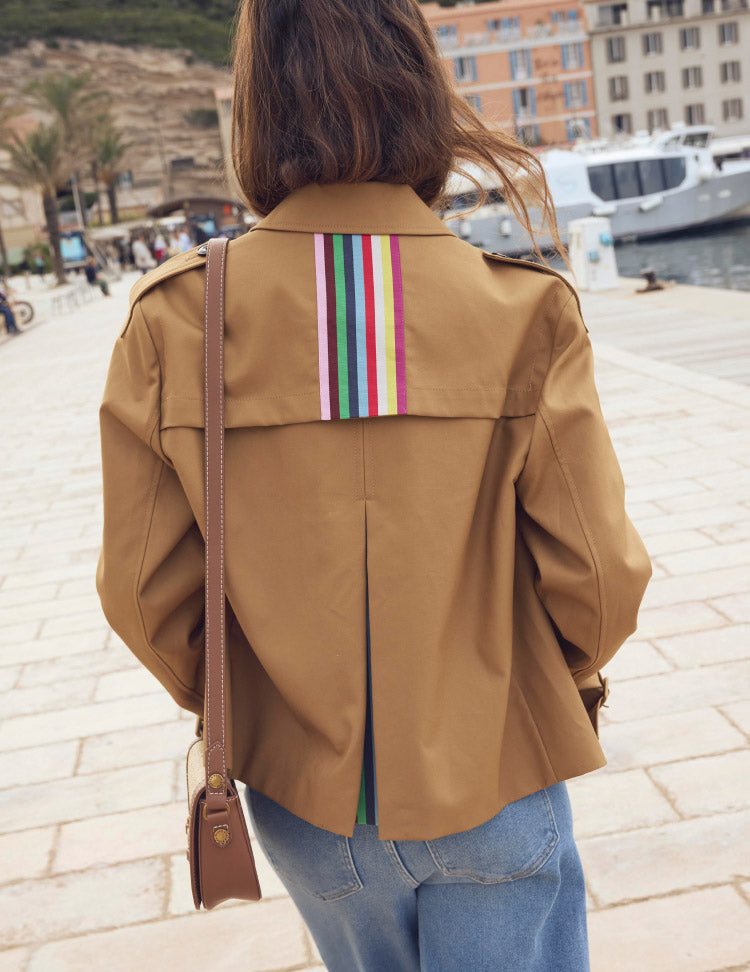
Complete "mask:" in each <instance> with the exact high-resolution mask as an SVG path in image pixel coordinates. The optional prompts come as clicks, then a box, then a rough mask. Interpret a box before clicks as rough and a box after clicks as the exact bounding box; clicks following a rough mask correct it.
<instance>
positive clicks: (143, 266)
mask: <svg viewBox="0 0 750 972" xmlns="http://www.w3.org/2000/svg"><path fill="white" fill-rule="evenodd" d="M133 263H134V264H135V265H136V267H137V269H138V270H140V271H141V273H142V274H143V273H147V272H148V271H149V270H152V269H153V268H154V267H155V266H156V260H155V259H154V257H153V254H152V253H151V250H150V249H149V247H148V244H147V243H146V240H145V237H143V236H138V237H136V238H135V240H133Z"/></svg>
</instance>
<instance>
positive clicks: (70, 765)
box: [0, 275, 750, 972]
mask: <svg viewBox="0 0 750 972" xmlns="http://www.w3.org/2000/svg"><path fill="white" fill-rule="evenodd" d="M135 279H136V278H135V277H134V276H133V275H129V276H128V275H126V276H125V277H124V278H123V279H122V280H120V281H116V282H115V283H113V285H112V292H113V297H114V299H109V300H107V299H105V298H103V297H100V296H99V295H98V294H97V296H96V298H95V299H91V300H87V301H86V303H81V304H80V306H76V305H75V303H74V302H72V303H70V304H69V305H67V304H59V305H57V306H55V307H52V305H50V307H49V308H48V309H47V310H46V311H45V313H43V314H39V315H38V318H37V320H38V324H32V325H31V326H30V327H29V328H28V329H27V330H26V331H24V332H23V333H22V334H21V335H20V336H17V337H6V336H0V376H1V377H0V383H1V385H2V389H3V399H4V402H3V406H4V407H3V413H4V414H3V431H2V443H3V455H2V465H3V475H2V479H1V481H0V523H1V524H2V525H1V526H0V703H1V704H0V972H80V970H81V969H83V968H89V969H93V970H107V972H137V970H140V969H142V968H143V967H144V966H145V965H147V964H148V963H153V962H154V961H157V962H158V964H159V965H160V967H161V968H163V969H166V970H168V972H171V970H174V972H178V970H179V972H193V970H195V972H199V970H201V969H204V968H205V967H206V966H207V965H208V964H209V963H215V962H216V960H217V958H218V957H220V959H221V961H222V964H223V965H226V966H229V967H231V966H234V967H235V968H238V969H242V970H243V972H292V970H298V972H302V970H306V972H312V970H313V969H316V970H322V969H323V965H322V963H321V961H320V957H319V956H318V955H317V952H316V949H315V946H314V944H313V942H312V940H311V938H310V936H309V934H308V933H307V931H306V929H305V927H304V924H303V922H302V920H301V918H300V917H299V915H298V913H297V911H296V909H295V907H294V905H293V903H292V902H291V900H290V899H289V897H288V895H287V894H286V891H285V889H284V887H283V885H282V884H281V883H280V882H279V880H278V879H277V877H276V876H275V875H274V873H273V871H272V870H271V868H270V866H269V865H268V863H267V861H266V860H265V859H264V857H263V854H262V852H261V850H260V848H259V847H258V844H257V841H255V853H256V856H257V860H258V866H259V872H260V881H261V886H262V888H263V892H264V899H263V900H262V901H261V902H259V903H253V904H244V903H231V902H230V903H226V904H224V905H221V906H219V907H218V908H216V909H214V910H212V911H210V912H203V913H196V912H195V910H194V908H193V904H192V897H191V893H190V881H189V873H188V866H187V862H186V860H185V818H186V815H187V810H186V793H185V777H184V773H185V768H184V760H185V753H186V750H187V746H188V744H189V743H190V741H191V740H192V738H193V733H194V724H195V719H194V716H193V715H192V714H190V713H187V712H184V711H182V710H180V709H179V708H178V707H177V706H176V704H175V703H174V702H173V701H172V700H171V698H170V697H169V696H168V695H167V694H166V692H165V691H164V689H163V688H162V687H161V686H160V685H159V683H158V682H156V680H155V679H154V678H153V677H152V676H151V675H150V674H149V673H148V672H147V671H146V670H145V669H143V668H142V667H141V666H140V665H139V663H138V662H137V661H136V659H135V658H134V657H133V656H132V654H131V653H130V652H129V651H128V649H127V648H126V646H125V645H123V644H122V642H121V641H120V640H119V639H118V638H117V637H116V636H115V635H114V633H113V632H112V631H111V630H110V628H109V627H108V625H107V622H106V620H105V618H104V616H103V614H102V612H101V608H100V605H99V600H98V597H97V594H96V590H95V583H94V577H95V569H96V563H97V558H98V555H99V549H100V544H101V529H102V522H101V519H102V507H101V469H100V453H99V426H98V406H99V403H100V400H101V396H102V393H103V389H104V381H105V376H106V369H107V365H108V362H109V358H110V355H111V352H112V347H113V344H114V341H115V339H116V337H117V335H118V333H119V330H120V328H121V326H122V323H123V321H124V318H125V313H126V309H127V295H128V288H129V286H130V284H131V283H132V282H133V281H134V280H135ZM640 286H641V284H640V282H638V281H634V280H621V282H620V286H619V287H618V288H617V289H616V290H612V291H606V292H601V293H591V294H589V293H585V294H583V295H582V303H583V312H584V318H585V320H586V323H587V325H588V328H589V331H590V334H591V340H592V343H593V347H594V352H595V359H596V369H597V382H598V388H599V393H600V398H601V403H602V408H603V411H604V414H605V416H606V418H607V421H608V425H609V428H610V432H611V435H612V439H613V441H614V443H615V447H616V449H617V453H618V456H619V458H620V462H621V465H622V469H623V473H624V476H625V481H626V484H627V490H628V492H627V500H628V507H629V511H630V514H631V516H632V519H633V521H634V522H635V524H636V526H637V527H638V529H639V531H640V533H641V535H642V536H643V538H644V541H645V543H646V546H647V547H648V549H649V552H650V554H651V556H652V558H653V563H654V575H653V579H652V581H651V584H650V585H649V588H648V590H647V592H646V595H645V599H644V602H643V606H642V610H641V612H640V619H639V626H638V630H637V631H636V632H635V634H634V635H633V636H632V638H631V639H630V640H629V641H628V643H627V644H626V645H625V646H624V647H623V648H622V649H621V650H620V652H619V653H618V654H617V655H616V656H615V658H614V659H613V661H612V662H611V663H610V664H609V665H608V666H607V668H606V669H605V672H604V674H606V675H607V676H608V677H609V681H610V696H609V700H608V705H607V706H606V707H605V708H604V709H603V710H602V717H601V730H600V738H601V742H602V746H603V748H604V751H605V754H606V756H607V759H608V763H607V765H606V766H605V767H603V768H602V769H600V770H597V771H596V772H594V773H590V774H587V775H585V776H583V777H580V778H577V779H574V780H571V781H569V783H568V789H569V793H570V796H571V802H572V805H573V815H574V828H575V835H576V839H577V842H578V846H579V848H580V852H581V856H582V859H583V864H584V870H585V874H586V884H587V895H588V928H589V937H590V944H591V967H592V972H720V970H721V972H739V970H750V785H749V784H748V781H749V780H750V745H749V740H750V436H748V428H749V427H750V327H749V326H748V325H749V324H750V293H740V292H728V291H722V290H717V289H711V290H709V289H706V288H699V287H688V286H674V287H669V288H667V289H665V290H663V291H660V292H655V293H649V294H637V293H636V292H635V291H636V290H637V289H638V288H639V287H640ZM376 718H377V716H376ZM498 921H502V915H498ZM467 972H470V970H467ZM550 972H554V970H550Z"/></svg>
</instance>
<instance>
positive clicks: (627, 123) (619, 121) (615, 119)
mask: <svg viewBox="0 0 750 972" xmlns="http://www.w3.org/2000/svg"><path fill="white" fill-rule="evenodd" d="M612 130H613V131H614V132H625V133H626V134H628V135H629V134H630V133H631V132H632V131H633V116H632V115H631V114H630V113H629V112H625V113H623V114H622V115H612Z"/></svg>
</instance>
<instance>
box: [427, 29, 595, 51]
mask: <svg viewBox="0 0 750 972" xmlns="http://www.w3.org/2000/svg"><path fill="white" fill-rule="evenodd" d="M573 39H575V40H585V39H586V33H585V31H584V29H583V24H582V23H581V22H580V21H566V22H565V23H559V24H547V23H540V24H535V25H534V26H533V27H527V28H526V30H520V29H517V30H513V29H511V30H482V31H475V32H473V33H471V34H464V36H463V37H437V36H436V38H435V40H436V41H437V44H438V48H439V49H440V52H441V53H442V54H445V55H449V56H455V54H456V52H457V51H460V50H465V51H467V52H468V53H479V52H478V51H477V48H482V51H481V53H485V52H487V53H488V52H491V51H501V50H510V49H512V48H513V47H517V46H518V45H519V44H523V43H524V42H525V43H527V44H529V46H534V44H535V42H536V44H560V43H565V42H566V41H570V40H573Z"/></svg>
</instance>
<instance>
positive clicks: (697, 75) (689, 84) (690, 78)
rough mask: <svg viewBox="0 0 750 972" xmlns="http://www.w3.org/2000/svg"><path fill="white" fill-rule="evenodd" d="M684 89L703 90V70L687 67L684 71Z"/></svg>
mask: <svg viewBox="0 0 750 972" xmlns="http://www.w3.org/2000/svg"><path fill="white" fill-rule="evenodd" d="M682 87H683V88H702V87H703V68H700V67H686V68H683V69H682Z"/></svg>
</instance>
